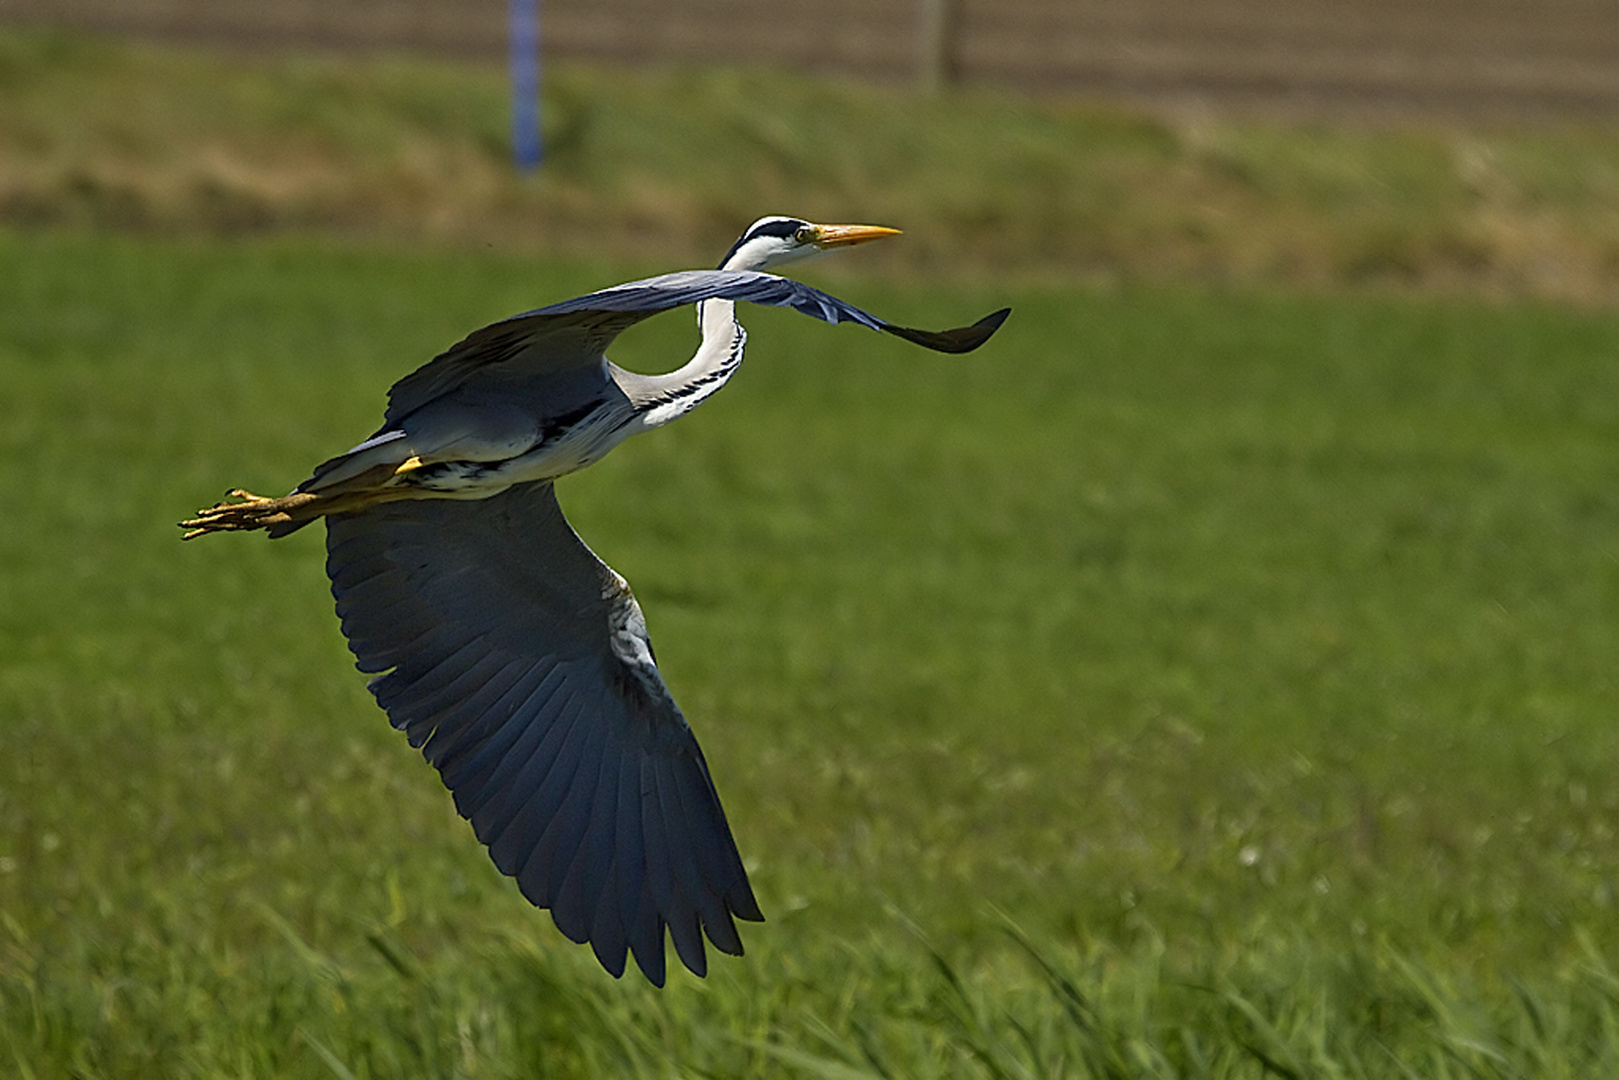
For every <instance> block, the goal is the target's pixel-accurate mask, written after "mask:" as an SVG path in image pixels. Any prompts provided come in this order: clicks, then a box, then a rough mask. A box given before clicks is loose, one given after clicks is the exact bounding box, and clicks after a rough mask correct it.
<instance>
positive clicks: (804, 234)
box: [793, 225, 815, 244]
mask: <svg viewBox="0 0 1619 1080" xmlns="http://www.w3.org/2000/svg"><path fill="white" fill-rule="evenodd" d="M793 239H794V240H796V241H798V242H799V243H800V244H807V243H809V242H810V241H811V240H814V239H815V230H814V229H813V228H811V227H810V226H808V225H804V226H801V227H800V228H799V230H798V231H797V232H795V233H793Z"/></svg>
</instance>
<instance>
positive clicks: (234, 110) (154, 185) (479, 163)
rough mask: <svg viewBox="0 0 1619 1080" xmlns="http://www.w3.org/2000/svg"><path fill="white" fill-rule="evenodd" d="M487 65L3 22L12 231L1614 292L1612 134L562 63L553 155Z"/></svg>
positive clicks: (1, 121) (3, 177) (1, 102)
mask: <svg viewBox="0 0 1619 1080" xmlns="http://www.w3.org/2000/svg"><path fill="white" fill-rule="evenodd" d="M505 95H506V83H505V76H504V73H503V72H502V71H501V70H500V69H499V68H498V67H496V66H487V67H472V66H464V65H451V64H443V63H431V62H427V61H423V60H413V59H407V58H380V59H379V58H374V57H373V58H354V57H344V58H341V59H332V58H328V59H324V60H322V59H311V58H307V57H302V58H301V57H291V58H289V57H258V58H250V57H242V56H232V57H220V56H215V55H210V54H207V53H198V52H185V51H174V50H163V49H156V48H151V47H135V46H127V45H114V44H110V43H105V42H96V41H92V40H86V39H81V38H74V37H64V36H61V35H53V34H41V33H34V34H24V33H20V32H17V31H14V30H13V31H6V30H0V221H6V222H11V223H17V224H24V225H39V224H42V223H43V224H63V223H68V224H80V225H92V226H99V227H113V228H118V229H123V230H134V231H144V232H167V233H175V232H179V233H190V232H202V233H207V234H213V235H220V234H225V235H236V234H241V233H253V232H263V231H277V232H280V231H287V230H294V231H296V230H308V229H326V230H330V229H341V230H344V231H347V232H349V233H351V234H358V235H364V236H378V235H382V236H388V237H390V238H395V239H398V238H401V237H408V238H416V239H420V238H423V237H427V238H433V239H436V240H441V241H442V240H446V239H448V240H450V241H453V242H455V243H459V244H465V245H482V244H486V243H487V244H494V245H496V246H498V248H499V249H501V250H505V251H519V250H527V251H530V252H533V251H541V252H546V253H556V252H558V251H574V252H580V251H591V252H597V251H610V252H615V253H617V254H619V255H621V256H622V255H625V254H626V253H629V254H632V255H633V257H636V258H647V257H652V258H654V260H655V263H656V265H658V266H660V267H662V266H667V265H670V264H694V263H695V264H702V263H706V262H708V261H709V260H711V259H712V258H713V256H714V253H715V252H717V251H723V250H725V247H726V246H727V245H728V244H729V243H730V241H731V240H732V239H733V238H734V237H735V236H736V234H737V232H738V231H739V230H740V229H741V227H742V226H743V225H745V224H746V223H747V222H749V221H751V220H753V219H754V218H756V217H758V216H759V215H760V214H762V213H767V212H775V213H793V214H801V215H808V216H810V217H813V218H816V219H819V220H832V221H843V220H867V219H869V220H873V221H875V222H878V223H892V224H896V225H899V226H902V227H904V228H905V229H907V230H908V231H909V232H910V233H911V239H910V240H909V241H908V242H907V244H906V245H904V246H903V247H901V246H894V247H891V248H889V249H888V250H887V251H886V252H881V253H876V254H874V255H873V256H872V257H871V258H872V259H873V260H875V262H874V263H873V265H884V266H887V267H889V268H891V269H905V270H909V271H912V272H914V273H915V274H917V275H920V276H924V277H925V278H926V279H927V280H934V281H936V280H939V279H940V278H941V277H944V276H951V275H953V276H957V277H959V278H963V279H966V280H970V279H971V277H972V275H973V274H975V273H977V272H979V271H980V270H981V269H982V268H984V267H986V266H988V267H991V268H993V269H995V270H997V271H998V272H1001V273H1016V274H1018V275H1020V276H1022V277H1025V278H1030V277H1032V278H1042V277H1043V278H1046V279H1048V280H1049V279H1052V278H1057V279H1059V280H1072V279H1073V278H1074V277H1076V276H1085V277H1089V278H1094V279H1100V280H1133V281H1159V282H1163V281H1171V280H1186V279H1188V278H1191V279H1197V280H1201V281H1206V282H1223V283H1231V282H1237V283H1247V284H1255V283H1257V284H1261V285H1266V286H1275V285H1279V284H1286V285H1288V286H1291V287H1298V286H1307V287H1310V288H1312V289H1328V288H1336V287H1341V286H1353V287H1356V288H1359V289H1363V290H1364V289H1366V288H1368V287H1371V288H1376V289H1383V290H1388V289H1396V290H1409V289H1424V290H1442V291H1446V292H1449V293H1451V294H1463V293H1468V294H1488V295H1492V296H1513V297H1522V296H1536V297H1543V298H1547V297H1549V298H1558V299H1564V300H1568V299H1574V300H1579V301H1581V302H1593V301H1597V302H1612V301H1613V300H1614V299H1615V298H1619V140H1616V139H1615V138H1614V129H1613V126H1612V125H1611V124H1607V125H1603V124H1586V125H1568V126H1557V125H1545V126H1540V127H1518V128H1512V127H1505V128H1494V129H1478V130H1472V131H1456V130H1450V129H1446V128H1442V127H1424V126H1408V127H1403V128H1390V129H1376V128H1371V127H1362V128H1360V129H1340V128H1337V127H1334V126H1331V125H1326V124H1319V123H1317V124H1308V123H1298V122H1294V123H1283V122H1264V121H1261V120H1246V121H1239V120H1231V119H1219V118H1212V117H1197V116H1189V115H1184V114H1181V115H1153V114H1149V113H1144V112H1132V111H1128V110H1124V109H1120V108H1116V107H1108V106H1105V105H1097V104H1084V103H1077V102H1064V101H1044V102H1041V101H1033V100H1030V99H1026V98H1021V97H1014V96H1011V95H1005V94H995V93H990V92H985V91H962V92H959V93H951V94H947V95H943V96H938V97H927V96H918V95H915V94H912V93H908V92H905V91H902V90H898V89H893V88H888V89H882V88H873V87H868V86H860V85H854V84H847V83H836V82H829V81H826V80H817V79H810V78H806V77H801V76H793V75H790V74H785V73H781V72H773V71H765V70H753V71H736V70H730V71H715V70H705V69H653V70H625V69H618V68H609V67H600V66H590V65H581V64H568V63H558V64H552V65H548V67H547V82H546V85H545V88H544V110H545V117H546V125H547V131H546V145H547V149H548V155H549V156H548V158H547V162H546V166H545V168H544V169H543V170H541V171H540V172H539V173H538V174H536V175H534V176H532V177H528V178H521V177H518V176H516V175H515V174H514V173H513V170H512V169H511V167H510V164H509V155H508V151H507V142H506V140H507V134H506V103H505V102H506V98H505Z"/></svg>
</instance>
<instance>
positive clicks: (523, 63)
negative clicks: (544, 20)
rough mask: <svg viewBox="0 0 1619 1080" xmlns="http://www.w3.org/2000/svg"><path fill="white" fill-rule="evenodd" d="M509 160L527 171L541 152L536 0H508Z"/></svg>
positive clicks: (538, 16) (538, 162)
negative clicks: (510, 77)
mask: <svg viewBox="0 0 1619 1080" xmlns="http://www.w3.org/2000/svg"><path fill="white" fill-rule="evenodd" d="M511 23H512V29H511V66H512V160H513V162H515V163H516V165H517V168H518V170H519V171H522V172H528V171H530V170H532V169H535V168H537V167H538V166H539V164H540V159H541V158H542V157H544V156H545V152H544V148H543V147H542V146H541V145H540V13H539V0H511Z"/></svg>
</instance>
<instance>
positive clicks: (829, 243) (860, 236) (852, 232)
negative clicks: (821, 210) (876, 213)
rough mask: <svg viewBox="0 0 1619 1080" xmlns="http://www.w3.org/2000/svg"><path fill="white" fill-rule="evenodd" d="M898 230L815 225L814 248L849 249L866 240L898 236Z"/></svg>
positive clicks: (875, 227)
mask: <svg viewBox="0 0 1619 1080" xmlns="http://www.w3.org/2000/svg"><path fill="white" fill-rule="evenodd" d="M898 235H899V230H898V229H890V228H887V227H885V226H882V225H817V226H815V246H816V247H818V248H835V247H849V246H850V245H852V244H864V243H865V242H866V241H868V240H881V239H882V238H883V237H885V236H898Z"/></svg>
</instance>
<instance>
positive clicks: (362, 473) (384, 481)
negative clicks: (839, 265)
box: [182, 217, 1008, 986]
mask: <svg viewBox="0 0 1619 1080" xmlns="http://www.w3.org/2000/svg"><path fill="white" fill-rule="evenodd" d="M897 233H898V230H896V229H887V228H881V227H878V226H868V225H816V224H812V223H810V222H807V221H802V220H800V219H797V218H790V217H766V218H761V219H760V220H759V221H756V222H754V224H753V225H752V226H750V227H749V228H748V230H747V231H746V232H744V233H743V234H742V236H741V237H740V238H739V239H738V240H737V242H736V243H735V245H733V246H732V248H731V250H730V251H729V252H728V253H727V254H726V257H725V259H724V261H723V262H722V263H721V264H720V267H719V269H717V270H707V271H702V270H699V271H686V272H682V273H673V274H664V275H662V276H659V277H653V278H647V279H646V280H643V281H635V282H631V283H629V284H626V285H617V286H614V287H612V288H609V289H603V290H601V291H600V292H594V293H591V294H589V295H588V296H581V297H577V298H575V299H573V300H565V301H563V302H562V303H559V304H552V305H551V306H550V307H545V308H540V309H539V310H537V311H531V312H529V313H527V314H525V315H518V316H515V317H513V318H510V319H506V320H504V321H501V322H497V323H495V324H493V325H491V326H486V327H484V328H483V329H481V330H478V331H476V332H474V333H473V334H471V335H470V336H468V337H467V338H466V339H465V340H464V341H462V342H461V343H460V344H458V345H455V346H454V347H452V348H451V349H450V350H449V351H447V352H445V353H443V354H441V355H440V356H438V357H436V358H435V359H433V360H432V361H431V362H429V363H427V364H425V365H423V366H422V367H421V368H418V369H417V370H416V371H414V372H412V373H411V374H409V375H407V376H405V377H404V378H403V379H401V380H400V381H399V382H397V383H395V384H394V386H393V388H392V389H391V390H390V391H389V393H388V407H387V410H386V412H385V413H384V415H383V423H382V427H381V428H380V429H379V430H378V431H377V433H376V434H375V435H373V436H371V437H370V438H369V439H366V440H365V441H364V442H362V443H360V444H359V445H358V446H356V447H355V448H354V449H352V450H350V451H349V452H348V453H346V454H340V455H339V456H337V457H334V458H332V459H330V460H329V461H325V462H322V463H321V464H320V465H317V466H316V467H315V469H314V472H313V474H312V475H311V476H310V477H309V479H307V480H305V481H304V482H303V483H301V484H299V485H298V487H297V488H296V489H295V490H294V491H293V492H292V493H291V494H289V495H285V496H282V497H279V498H266V497H263V496H259V495H254V494H252V493H251V492H247V491H243V490H240V489H237V490H235V491H232V492H231V493H230V494H229V496H228V497H227V499H226V501H224V502H221V503H219V504H218V505H216V506H213V507H211V508H209V509H207V510H202V511H199V512H198V516H197V517H196V518H194V519H192V520H190V521H186V522H182V527H184V528H186V529H188V530H189V531H188V532H187V533H186V534H185V538H186V539H191V538H193V537H196V536H201V535H203V534H205V533H211V532H222V531H237V530H253V529H263V530H265V531H266V532H268V533H269V535H270V536H271V537H281V536H286V535H287V534H288V533H291V532H294V531H295V530H297V529H300V528H302V527H303V526H304V525H307V524H309V523H310V522H311V521H314V520H315V519H316V518H321V517H324V518H325V519H326V552H327V556H326V571H327V574H328V576H330V578H331V581H332V594H333V596H334V597H335V598H336V600H337V614H338V617H339V618H340V619H341V620H342V626H343V633H344V635H345V636H346V637H347V638H348V642H349V647H350V649H351V650H352V651H353V653H354V656H355V658H356V661H357V665H358V667H359V668H360V670H361V671H364V672H367V673H371V674H373V675H375V676H376V677H375V678H373V679H372V680H371V682H370V689H371V692H372V694H373V695H375V697H376V699H377V702H378V704H380V705H381V706H382V708H383V709H384V710H385V711H386V712H387V714H388V718H389V720H390V721H391V722H392V724H393V726H394V727H396V728H399V729H401V730H402V731H404V732H405V735H406V737H407V738H408V739H409V741H410V744H411V745H412V746H414V747H417V748H418V749H420V750H421V751H422V753H423V755H424V756H425V757H426V758H427V760H428V761H430V762H431V763H432V764H433V765H434V766H435V767H437V769H438V770H439V774H440V776H441V777H442V778H443V781H444V784H445V786H446V787H448V788H449V789H450V791H451V793H452V794H453V796H454V799H455V805H456V809H458V810H459V811H460V812H461V814H462V816H464V817H465V818H467V819H468V820H469V821H470V822H471V823H472V827H473V830H474V831H475V832H476V834H477V836H478V839H479V840H480V841H482V842H483V844H484V845H485V846H486V847H487V848H488V850H489V855H490V858H492V859H493V860H494V863H495V865H496V866H497V867H498V868H499V869H500V871H501V872H502V873H504V874H507V875H510V876H511V877H514V878H516V879H517V884H518V887H519V888H520V889H521V890H522V893H523V895H524V896H525V897H527V898H528V899H529V900H530V901H531V902H532V903H534V904H535V905H536V906H538V907H542V908H549V909H550V911H551V917H552V919H553V920H554V921H555V922H556V925H557V927H558V929H560V930H561V931H562V933H563V934H565V935H566V936H567V937H568V938H570V939H571V940H573V941H575V942H579V943H584V942H589V943H590V946H591V948H592V949H593V950H594V951H595V954H596V958H597V959H598V960H599V961H600V962H601V964H602V966H603V967H605V968H606V969H607V970H608V971H609V972H611V973H612V974H613V976H614V977H618V976H621V975H622V974H623V972H624V966H625V958H626V952H633V953H634V956H635V962H636V964H637V966H639V967H640V969H641V971H642V973H643V974H644V975H645V976H646V977H647V979H649V980H650V981H651V982H652V983H653V984H655V985H658V986H662V985H663V982H664V975H665V967H664V930H665V928H667V929H668V934H669V939H670V940H671V941H672V942H673V944H674V947H675V952H676V954H677V955H678V956H679V957H680V959H681V961H682V962H684V963H685V965H686V967H687V968H689V969H690V970H691V971H692V972H694V973H695V974H697V975H699V976H701V975H704V974H705V973H706V972H707V967H708V961H707V957H706V954H705V950H704V945H703V937H704V935H705V934H706V935H707V938H708V940H709V941H710V942H712V943H713V945H714V947H715V948H717V949H719V950H720V951H722V952H726V953H730V954H732V955H741V953H742V942H741V939H740V938H739V937H738V935H737V930H736V925H735V923H734V921H733V920H734V919H745V920H754V921H757V920H762V919H763V917H764V916H763V915H762V914H761V913H760V911H759V905H758V903H757V902H756V901H755V900H754V896H753V890H752V888H751V886H750V885H749V884H748V876H747V872H746V871H745V870H744V869H743V865H742V859H741V856H740V855H739V854H738V853H737V849H736V843H735V841H734V840H733V839H732V837H731V831H730V827H729V826H728V825H727V824H726V820H725V813H724V811H723V810H722V809H721V808H720V801H719V796H718V794H717V793H716V792H715V789H714V783H713V781H712V779H711V778H710V777H709V772H708V766H707V764H706V763H705V762H704V760H703V754H702V751H701V750H700V749H698V746H697V740H696V739H695V737H694V736H693V735H692V732H691V729H690V728H689V727H688V726H687V724H686V720H685V718H684V716H682V714H681V712H680V709H679V708H678V707H677V706H676V705H675V702H674V699H673V697H671V696H670V693H669V689H668V687H667V686H666V685H665V684H664V681H663V678H662V676H661V675H660V674H659V672H658V668H657V665H656V663H655V662H654V660H653V655H652V643H651V641H650V640H649V639H648V637H647V629H646V621H645V619H644V618H643V616H642V614H641V608H640V605H639V604H637V603H636V601H635V597H634V596H633V595H632V594H631V592H630V587H629V585H628V583H626V582H625V580H624V579H623V578H622V577H620V576H619V575H618V574H617V573H616V572H614V570H613V569H612V568H611V567H609V566H607V565H606V564H605V563H603V562H602V561H601V560H600V559H598V558H597V557H596V556H595V554H594V553H592V552H591V550H590V549H589V548H588V547H586V546H585V544H584V542H583V541H582V540H580V539H579V537H578V536H577V535H576V534H575V533H574V531H573V529H572V528H570V527H569V525H568V523H567V521H566V520H564V518H563V516H562V511H561V509H560V508H559V507H558V506H557V500H556V494H555V492H554V490H553V487H552V483H553V481H555V480H556V478H557V477H559V476H563V475H566V474H567V473H571V472H575V471H577V470H579V469H582V468H584V467H585V466H587V465H589V464H591V463H592V462H595V461H598V460H600V459H601V457H602V456H603V455H605V454H606V453H607V452H608V451H610V450H611V449H612V448H613V447H615V446H617V445H618V444H619V443H621V442H623V441H624V440H625V439H627V438H629V437H630V436H631V435H635V434H637V433H639V432H643V431H649V430H651V429H653V428H656V427H660V426H661V425H663V424H667V423H669V422H670V421H671V420H674V419H677V418H678V417H681V416H684V415H685V414H686V413H688V412H690V411H691V410H692V409H693V408H695V407H696V406H697V405H699V404H701V403H702V402H703V401H704V400H706V399H707V398H708V397H709V396H710V395H712V394H713V393H715V392H716V391H717V390H719V389H720V387H722V386H724V385H725V382H726V380H728V379H729V378H730V377H731V376H732V375H733V374H734V373H735V372H736V370H737V366H738V365H739V364H740V363H741V362H742V346H743V342H744V340H745V339H746V334H745V333H744V331H743V329H742V326H741V324H740V323H738V322H737V320H736V312H735V307H736V302H737V301H739V300H742V301H748V302H750V303H755V304H767V305H773V306H778V307H789V308H792V309H794V310H796V311H800V312H802V313H804V314H806V315H811V316H814V317H815V318H818V319H822V320H824V321H826V322H828V323H834V324H835V323H838V322H842V321H849V322H855V323H859V324H860V325H862V326H866V327H869V328H871V329H874V330H881V331H885V332H887V333H890V334H895V335H897V336H899V337H901V338H904V339H905V340H907V341H911V342H914V343H916V344H918V345H922V346H925V347H927V348H929V349H935V350H938V351H941V352H949V353H961V352H968V351H970V350H972V349H975V348H977V347H978V346H979V345H982V344H983V343H984V342H985V341H986V340H988V339H989V336H990V335H991V334H993V333H994V332H995V330H996V329H997V328H999V326H1000V325H1001V323H1002V322H1003V321H1004V320H1005V318H1006V316H1007V314H1008V311H1007V310H1004V309H1003V310H1001V311H997V312H995V313H994V314H992V315H989V316H987V317H985V318H983V319H981V320H979V321H978V322H977V323H974V324H973V325H972V326H968V327H963V328H960V329H956V330H946V331H938V332H934V331H926V330H913V329H910V328H907V327H902V326H896V325H894V324H892V323H888V322H885V321H884V320H882V319H879V318H877V317H876V316H873V315H869V314H867V313H866V312H864V311H861V310H860V309H859V308H857V307H855V306H853V305H852V304H849V303H847V302H845V301H843V300H839V299H838V298H836V297H834V296H829V295H827V294H826V293H824V292H821V291H819V290H817V289H813V288H811V287H809V286H807V285H803V284H800V283H799V282H796V281H791V280H789V279H787V278H782V277H777V276H775V275H773V274H768V273H764V272H763V271H766V270H768V269H771V268H773V267H777V266H781V265H783V264H786V263H791V262H795V261H798V260H800V259H804V258H807V257H810V256H813V255H817V254H820V253H822V252H825V251H831V250H834V249H837V248H841V247H849V246H853V245H856V244H862V243H866V242H867V241H871V240H877V239H880V238H883V237H888V236H893V235H896V234H897ZM687 304H696V305H697V309H698V323H699V326H700V328H701V331H702V340H701V344H700V345H699V346H698V349H697V352H696V354H695V355H694V356H692V358H691V359H690V360H689V361H687V362H686V363H685V364H684V365H683V366H681V367H680V368H678V369H677V370H675V371H673V372H670V373H668V374H665V375H641V374H637V373H635V372H632V371H626V370H625V369H623V368H621V367H619V366H618V365H616V364H614V363H612V362H611V361H610V360H608V359H607V357H606V355H605V350H606V348H607V346H608V345H609V344H611V343H612V341H613V339H614V338H616V337H617V336H618V335H619V334H620V333H621V332H623V331H624V330H625V329H627V328H628V327H630V326H632V325H634V324H635V323H638V322H640V321H641V320H643V319H646V318H648V317H650V316H651V315H654V314H656V313H657V312H660V311H664V310H667V309H669V308H675V307H680V306H683V305H687Z"/></svg>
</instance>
